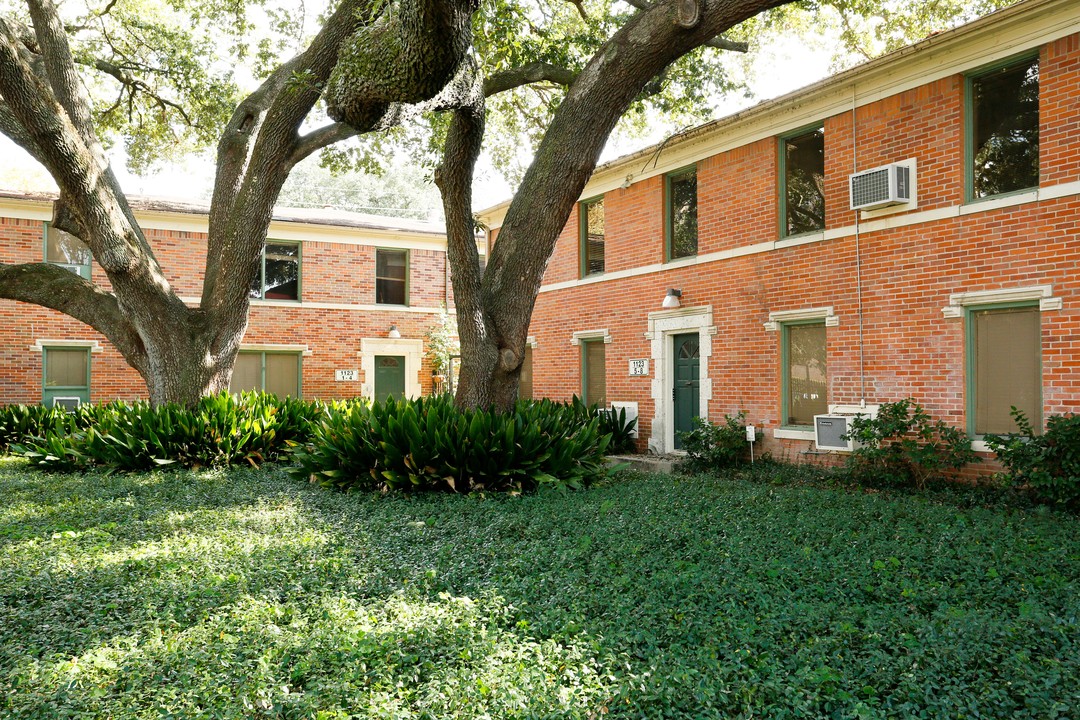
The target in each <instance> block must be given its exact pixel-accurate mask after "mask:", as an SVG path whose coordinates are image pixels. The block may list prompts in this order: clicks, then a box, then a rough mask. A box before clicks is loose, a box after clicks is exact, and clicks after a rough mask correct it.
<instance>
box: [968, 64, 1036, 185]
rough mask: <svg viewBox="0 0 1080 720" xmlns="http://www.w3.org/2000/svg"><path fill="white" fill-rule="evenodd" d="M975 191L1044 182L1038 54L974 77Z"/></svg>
mask: <svg viewBox="0 0 1080 720" xmlns="http://www.w3.org/2000/svg"><path fill="white" fill-rule="evenodd" d="M971 113H972V118H971V120H972V123H971V124H972V143H973V148H972V160H973V163H974V164H973V168H972V194H973V195H974V196H975V197H986V196H988V195H997V194H1000V193H1006V192H1011V191H1013V190H1023V189H1025V188H1030V187H1036V186H1038V184H1039V59H1038V58H1031V59H1029V60H1024V61H1023V62H1020V63H1015V64H1013V65H1009V66H1007V67H1004V68H1001V69H999V70H994V71H993V72H989V73H986V74H984V75H980V76H978V77H976V78H972V80H971Z"/></svg>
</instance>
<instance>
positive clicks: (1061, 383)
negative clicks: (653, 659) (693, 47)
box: [481, 0, 1080, 459]
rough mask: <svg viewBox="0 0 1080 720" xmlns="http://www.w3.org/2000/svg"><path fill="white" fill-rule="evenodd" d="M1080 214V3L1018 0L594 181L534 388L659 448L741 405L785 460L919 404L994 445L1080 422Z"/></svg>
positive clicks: (561, 261) (547, 295)
mask: <svg viewBox="0 0 1080 720" xmlns="http://www.w3.org/2000/svg"><path fill="white" fill-rule="evenodd" d="M879 168H881V169H880V170H877V171H876V172H874V173H870V174H866V175H861V174H860V173H863V172H864V171H869V170H875V169H879ZM853 174H855V178H854V181H853V178H852V177H851V176H852V175H853ZM890 178H891V179H892V180H893V182H894V184H895V183H896V182H899V183H900V187H891V186H890V185H889V184H888V183H887V182H886V183H885V184H884V185H879V184H877V181H883V180H889V179H890ZM853 186H854V188H855V191H856V193H855V197H852V194H851V192H850V189H851V188H852V187H853ZM853 205H854V206H858V205H862V206H863V209H853ZM505 209H506V206H505V205H501V206H497V207H494V208H491V209H489V210H487V211H485V212H483V213H481V216H482V219H483V220H484V221H485V222H486V224H487V225H488V226H489V227H490V228H491V232H490V236H489V240H495V239H496V237H497V232H498V227H499V225H500V223H501V220H502V216H503V214H504V212H505ZM1078 216H1080V3H1076V2H1075V0H1028V1H1026V2H1022V3H1020V4H1018V5H1015V6H1013V7H1011V8H1008V9H1006V10H1002V11H1000V12H997V13H995V14H993V15H990V16H987V17H985V18H982V19H980V20H978V21H976V22H973V23H971V24H968V25H965V26H963V27H960V28H957V29H955V30H951V31H948V32H944V33H940V34H938V35H935V36H932V37H930V38H928V39H926V40H924V41H922V42H919V43H917V44H915V45H913V46H911V47H908V48H905V49H903V50H900V51H898V52H894V53H892V54H890V55H887V56H884V57H882V58H880V59H877V60H873V61H871V62H868V63H865V64H863V65H860V66H858V67H856V68H854V69H852V70H849V71H846V72H843V73H841V74H839V75H836V76H834V77H831V78H829V79H827V80H824V81H822V82H819V83H817V84H815V85H813V86H810V87H808V88H805V89H803V90H800V91H797V92H795V93H792V94H789V95H787V96H784V97H781V98H778V99H776V100H772V101H769V102H765V103H763V104H760V105H758V106H756V107H754V108H751V109H749V110H746V111H744V112H740V113H738V114H736V115H734V116H731V117H728V118H725V119H722V120H717V121H714V122H712V123H709V124H707V125H703V126H701V127H698V128H695V129H693V130H690V131H688V132H685V133H682V134H680V135H677V136H675V137H673V138H670V139H669V140H668V141H667V142H665V143H663V144H661V145H659V146H656V147H652V148H648V149H646V150H643V151H641V152H639V153H636V154H634V155H630V156H628V157H624V158H622V159H619V160H617V161H614V162H611V163H608V164H606V165H604V166H602V167H600V168H598V170H597V171H596V173H595V174H594V176H593V178H592V179H591V181H590V182H589V184H588V186H587V187H586V189H585V191H584V193H583V194H582V200H581V202H580V203H579V205H578V208H577V211H576V212H575V213H574V214H573V215H572V216H571V218H570V221H569V222H568V224H567V227H566V229H565V230H564V232H563V234H562V236H561V237H560V239H559V243H558V246H557V248H556V251H555V254H554V256H553V257H552V259H551V262H550V264H549V266H548V269H547V273H546V276H545V280H544V285H543V287H542V289H541V291H540V295H539V298H538V301H537V305H536V311H535V314H534V316H533V319H532V325H531V328H530V350H529V367H528V368H527V371H526V373H525V375H524V377H525V382H524V392H527V393H528V392H531V393H532V394H534V395H536V396H541V395H543V396H549V397H554V398H567V397H569V396H570V395H571V394H575V393H576V394H578V395H584V396H585V399H586V400H587V401H589V402H594V401H595V402H600V403H603V404H609V405H610V404H612V403H616V402H628V403H631V404H636V407H637V410H638V413H639V422H640V426H639V427H640V438H639V443H640V446H641V447H642V448H645V447H648V448H649V449H652V450H655V451H659V452H666V451H670V450H672V449H676V438H677V436H676V435H675V432H674V431H675V429H683V428H685V427H687V426H688V424H689V418H690V417H692V416H693V415H701V416H705V417H708V418H710V419H712V420H718V419H721V418H722V417H723V416H724V414H726V413H732V414H734V413H737V412H739V411H746V413H747V420H748V421H749V422H751V423H753V424H754V425H756V426H757V427H758V428H759V433H758V439H759V441H762V442H761V443H759V445H758V448H759V449H768V450H771V451H772V452H773V453H774V454H777V455H781V456H787V457H791V458H792V459H794V458H795V457H796V456H797V454H802V453H808V452H811V453H816V452H819V451H818V450H816V447H817V446H816V445H815V428H816V425H815V420H814V417H815V416H816V415H820V414H830V413H839V414H847V413H851V412H855V411H858V410H860V409H861V410H863V411H873V409H874V407H875V406H876V405H878V404H880V403H884V402H891V401H895V400H899V399H902V398H905V397H913V398H915V399H916V400H917V401H919V402H920V403H922V404H923V406H924V407H925V408H927V410H928V411H929V412H930V413H931V414H932V415H933V416H934V417H935V418H941V419H944V420H945V421H947V422H948V423H950V424H952V425H955V426H959V427H966V428H967V429H968V431H969V432H970V433H971V435H972V436H973V437H974V438H975V439H976V447H977V448H981V447H984V446H983V445H982V443H981V441H980V440H979V438H980V437H981V436H982V435H983V434H984V433H987V432H1004V431H1008V430H1010V429H1011V427H1012V426H1011V420H1010V418H1009V408H1010V407H1011V406H1013V405H1015V406H1018V407H1020V408H1022V409H1024V410H1025V411H1026V412H1027V413H1028V415H1029V416H1030V417H1033V418H1035V419H1036V424H1038V423H1039V421H1041V420H1043V419H1044V418H1045V417H1046V416H1047V415H1050V414H1054V413H1067V412H1076V411H1080V373H1078V371H1080V238H1078V237H1077V235H1078V229H1080V222H1078V219H1077V218H1078ZM669 293H670V295H669ZM665 299H667V300H666V303H665ZM676 303H677V307H672V305H676ZM568 318H573V320H572V326H571V325H570V324H568V323H570V322H571V321H568V320H567V319H568ZM761 430H763V431H764V432H761ZM762 444H763V445H764V447H762Z"/></svg>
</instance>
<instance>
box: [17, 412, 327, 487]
mask: <svg viewBox="0 0 1080 720" xmlns="http://www.w3.org/2000/svg"><path fill="white" fill-rule="evenodd" d="M322 407H323V406H322V405H321V404H319V403H309V402H305V401H303V400H297V399H293V398H285V399H279V398H277V397H275V396H274V395H268V394H263V393H242V394H241V395H239V396H233V395H230V394H228V393H221V394H219V395H214V396H210V397H205V398H202V399H201V400H200V401H199V402H198V404H197V405H196V406H195V407H193V408H184V407H181V406H179V405H174V404H165V405H159V406H152V405H150V404H149V403H147V402H144V401H138V402H135V403H131V404H129V403H126V402H123V401H115V402H110V403H106V404H103V405H96V406H89V405H88V406H83V407H80V408H79V409H78V410H76V411H75V412H74V413H70V414H68V413H64V412H62V411H60V410H58V409H53V408H49V409H47V410H46V411H45V412H44V413H41V415H40V418H38V413H39V411H36V410H31V411H27V412H26V413H25V414H23V415H21V416H20V417H22V418H23V419H21V420H19V431H20V432H23V433H24V435H23V436H22V437H19V438H14V439H13V440H12V451H14V452H17V453H19V454H21V455H23V456H24V457H26V458H27V459H29V460H30V462H31V464H32V465H34V466H35V467H37V468H39V469H42V470H49V471H55V472H73V471H81V470H87V469H90V468H92V467H107V468H111V469H114V470H123V471H140V470H150V469H153V468H156V467H161V466H167V465H177V466H180V467H192V468H198V467H225V466H230V465H235V464H238V463H248V464H250V465H253V466H258V465H259V464H261V463H263V462H268V461H272V460H276V459H278V458H279V457H281V456H282V455H283V454H285V453H287V452H289V450H290V449H291V446H292V445H294V444H297V443H301V442H305V441H306V440H307V439H308V436H309V432H310V425H311V421H312V420H314V419H315V418H316V417H317V416H318V415H319V413H320V412H321V411H322ZM35 418H38V422H37V427H36V429H35V428H34V427H33V425H34V422H33V419H35ZM31 433H33V434H31Z"/></svg>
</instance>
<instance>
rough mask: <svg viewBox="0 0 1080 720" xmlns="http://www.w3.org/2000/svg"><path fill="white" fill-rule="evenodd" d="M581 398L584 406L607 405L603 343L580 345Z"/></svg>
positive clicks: (589, 342) (584, 343)
mask: <svg viewBox="0 0 1080 720" xmlns="http://www.w3.org/2000/svg"><path fill="white" fill-rule="evenodd" d="M581 385H582V394H583V395H584V397H583V398H582V399H583V400H584V401H585V404H586V405H599V406H600V407H604V406H605V405H607V370H606V368H605V364H604V341H603V340H589V341H585V342H582V343H581Z"/></svg>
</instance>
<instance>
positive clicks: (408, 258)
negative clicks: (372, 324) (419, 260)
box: [375, 247, 412, 307]
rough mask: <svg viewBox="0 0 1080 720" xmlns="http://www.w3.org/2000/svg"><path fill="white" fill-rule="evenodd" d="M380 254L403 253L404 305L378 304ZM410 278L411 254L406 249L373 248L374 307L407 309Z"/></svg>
mask: <svg viewBox="0 0 1080 720" xmlns="http://www.w3.org/2000/svg"><path fill="white" fill-rule="evenodd" d="M380 252H394V253H405V302H404V304H401V305H399V304H397V303H380V302H379V289H378V284H379V253H380ZM411 277H412V252H410V251H409V250H408V249H407V248H395V247H377V248H375V304H376V305H389V306H391V307H409V304H410V303H409V300H410V297H409V294H410V291H411V289H412V288H411V283H410V282H409V279H410V278H411Z"/></svg>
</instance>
